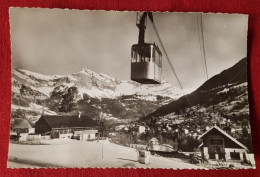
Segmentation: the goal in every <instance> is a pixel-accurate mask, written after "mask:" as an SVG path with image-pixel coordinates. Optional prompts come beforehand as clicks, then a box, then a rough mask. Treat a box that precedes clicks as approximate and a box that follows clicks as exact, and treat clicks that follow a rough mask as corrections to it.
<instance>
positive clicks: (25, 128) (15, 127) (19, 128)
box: [11, 118, 33, 134]
mask: <svg viewBox="0 0 260 177" xmlns="http://www.w3.org/2000/svg"><path fill="white" fill-rule="evenodd" d="M32 129H33V128H32V126H31V125H30V123H29V122H28V120H27V119H24V118H14V119H12V120H11V130H12V131H13V132H15V133H16V134H19V133H31V132H30V131H32ZM32 133H33V132H32Z"/></svg>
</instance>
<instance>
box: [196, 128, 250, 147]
mask: <svg viewBox="0 0 260 177" xmlns="http://www.w3.org/2000/svg"><path fill="white" fill-rule="evenodd" d="M213 129H216V130H217V131H219V132H220V133H222V134H223V135H224V136H226V137H227V138H229V139H230V140H231V141H233V142H234V143H236V144H237V145H239V146H240V147H242V148H243V149H245V150H247V151H249V150H248V148H247V147H246V146H245V145H243V144H242V143H240V142H239V141H237V140H236V139H235V138H233V137H232V136H230V135H229V134H228V133H226V132H225V131H224V130H222V129H221V128H219V127H218V126H214V127H211V128H210V129H209V130H208V131H206V132H205V133H203V134H202V135H201V136H199V138H198V139H201V138H203V137H204V136H206V135H207V134H208V133H209V132H210V131H212V130H213ZM201 146H202V144H201V145H200V146H199V147H201Z"/></svg>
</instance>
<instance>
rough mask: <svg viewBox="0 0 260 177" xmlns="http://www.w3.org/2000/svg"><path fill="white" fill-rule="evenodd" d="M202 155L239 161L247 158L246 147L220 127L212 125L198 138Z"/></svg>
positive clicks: (209, 157) (208, 157) (244, 160)
mask: <svg viewBox="0 0 260 177" xmlns="http://www.w3.org/2000/svg"><path fill="white" fill-rule="evenodd" d="M198 139H199V140H202V144H201V145H200V146H199V148H200V149H201V152H202V156H204V157H205V158H207V159H216V160H218V159H224V160H227V161H228V160H233V161H240V162H247V161H248V160H249V156H248V152H249V150H248V148H247V147H246V146H245V145H243V144H242V143H240V142H239V141H237V140H236V139H235V138H233V137H232V136H230V135H229V134H228V133H226V132H225V131H224V130H222V129H221V128H219V127H217V126H214V127H212V128H210V129H209V130H207V131H206V132H205V133H204V134H202V135H201V136H200V137H199V138H198Z"/></svg>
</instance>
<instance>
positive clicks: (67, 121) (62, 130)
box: [35, 114, 99, 140]
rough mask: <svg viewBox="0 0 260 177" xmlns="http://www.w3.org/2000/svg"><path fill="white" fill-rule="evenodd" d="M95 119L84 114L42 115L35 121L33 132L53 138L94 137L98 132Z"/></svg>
mask: <svg viewBox="0 0 260 177" xmlns="http://www.w3.org/2000/svg"><path fill="white" fill-rule="evenodd" d="M98 127H99V125H98V124H97V122H96V121H94V120H93V119H91V118H89V117H88V116H84V115H80V114H79V115H43V116H41V118H40V119H39V120H38V121H37V122H36V123H35V133H37V134H43V135H50V137H51V138H52V139H54V138H75V139H79V140H91V139H95V138H96V135H97V133H98Z"/></svg>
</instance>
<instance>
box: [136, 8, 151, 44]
mask: <svg viewBox="0 0 260 177" xmlns="http://www.w3.org/2000/svg"><path fill="white" fill-rule="evenodd" d="M147 15H148V17H149V19H150V20H151V22H152V23H153V14H152V12H144V13H143V14H142V16H141V18H140V20H139V21H138V22H137V24H136V25H137V27H138V28H139V37H138V44H144V39H145V28H146V18H147Z"/></svg>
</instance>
